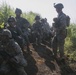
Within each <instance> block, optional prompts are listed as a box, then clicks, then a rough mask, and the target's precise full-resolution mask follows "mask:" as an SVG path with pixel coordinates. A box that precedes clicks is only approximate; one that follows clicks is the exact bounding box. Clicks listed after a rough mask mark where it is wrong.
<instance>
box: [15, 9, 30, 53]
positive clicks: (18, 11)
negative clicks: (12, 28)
mask: <svg viewBox="0 0 76 75" xmlns="http://www.w3.org/2000/svg"><path fill="white" fill-rule="evenodd" d="M15 14H16V21H17V23H16V24H17V26H18V27H20V28H21V30H22V32H23V36H24V38H25V40H26V43H27V51H28V52H30V49H29V45H30V42H29V37H28V36H29V30H28V28H30V23H29V22H28V21H27V20H26V19H25V18H22V17H21V14H22V11H21V9H19V8H16V10H15Z"/></svg>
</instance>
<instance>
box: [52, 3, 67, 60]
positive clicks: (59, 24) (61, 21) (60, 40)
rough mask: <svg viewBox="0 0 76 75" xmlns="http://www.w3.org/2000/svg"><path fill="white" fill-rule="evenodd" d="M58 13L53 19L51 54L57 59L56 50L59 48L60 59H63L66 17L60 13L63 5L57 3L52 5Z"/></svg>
mask: <svg viewBox="0 0 76 75" xmlns="http://www.w3.org/2000/svg"><path fill="white" fill-rule="evenodd" d="M54 7H55V8H56V11H57V13H58V17H57V18H54V19H53V20H54V21H55V23H54V25H53V26H54V31H55V36H54V39H53V52H54V56H55V58H57V50H58V48H59V53H60V59H63V58H64V43H65V38H66V26H67V25H66V15H65V14H64V13H63V12H62V9H63V8H64V6H63V4H61V3H59V4H56V5H54Z"/></svg>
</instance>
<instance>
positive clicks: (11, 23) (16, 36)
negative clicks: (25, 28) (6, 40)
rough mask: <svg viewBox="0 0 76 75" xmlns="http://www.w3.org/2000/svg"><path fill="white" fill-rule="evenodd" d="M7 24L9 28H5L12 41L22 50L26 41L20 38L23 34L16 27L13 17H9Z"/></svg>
mask: <svg viewBox="0 0 76 75" xmlns="http://www.w3.org/2000/svg"><path fill="white" fill-rule="evenodd" d="M8 24H9V26H8V27H7V28H8V29H9V30H10V31H11V33H12V37H13V39H14V40H15V41H16V42H17V43H18V44H19V45H20V47H21V48H22V50H24V47H25V45H26V44H25V43H26V41H25V39H24V38H23V37H22V34H23V33H22V31H21V29H20V28H19V27H17V25H16V19H15V18H14V17H13V16H10V17H9V18H8Z"/></svg>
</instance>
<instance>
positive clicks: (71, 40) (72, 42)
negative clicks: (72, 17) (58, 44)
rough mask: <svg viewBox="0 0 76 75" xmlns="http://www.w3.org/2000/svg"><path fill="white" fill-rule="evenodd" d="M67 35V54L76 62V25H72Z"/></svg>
mask: <svg viewBox="0 0 76 75" xmlns="http://www.w3.org/2000/svg"><path fill="white" fill-rule="evenodd" d="M67 33H68V34H67V38H66V40H65V53H66V54H69V55H70V58H72V59H74V60H76V24H71V25H70V27H69V28H68V32H67Z"/></svg>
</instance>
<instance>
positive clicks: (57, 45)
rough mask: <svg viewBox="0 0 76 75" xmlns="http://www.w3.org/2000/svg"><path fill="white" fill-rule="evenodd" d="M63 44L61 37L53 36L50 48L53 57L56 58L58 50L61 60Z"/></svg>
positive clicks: (63, 39)
mask: <svg viewBox="0 0 76 75" xmlns="http://www.w3.org/2000/svg"><path fill="white" fill-rule="evenodd" d="M64 43H65V38H62V37H61V36H55V37H54V38H53V41H52V48H53V53H54V56H55V57H57V52H58V50H59V54H60V57H61V58H62V57H63V56H64Z"/></svg>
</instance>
